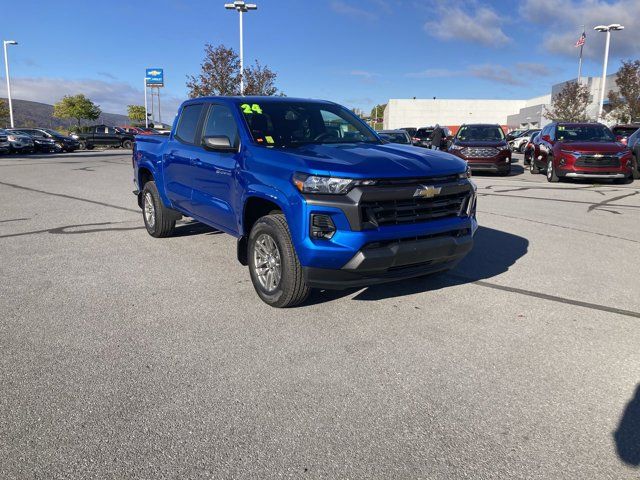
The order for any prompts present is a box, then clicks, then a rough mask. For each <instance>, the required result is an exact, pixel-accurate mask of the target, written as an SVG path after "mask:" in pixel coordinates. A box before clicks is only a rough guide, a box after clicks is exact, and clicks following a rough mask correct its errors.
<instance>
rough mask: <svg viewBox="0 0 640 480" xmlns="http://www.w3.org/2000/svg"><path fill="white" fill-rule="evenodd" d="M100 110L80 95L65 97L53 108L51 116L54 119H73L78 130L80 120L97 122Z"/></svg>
mask: <svg viewBox="0 0 640 480" xmlns="http://www.w3.org/2000/svg"><path fill="white" fill-rule="evenodd" d="M101 113H102V110H100V107H99V106H98V105H96V104H95V103H93V102H92V101H91V100H89V99H88V98H87V97H85V96H84V95H82V94H78V95H65V96H64V97H62V100H60V101H59V102H58V103H56V104H55V105H54V106H53V116H54V117H56V118H65V119H66V118H73V119H75V120H76V123H77V125H78V128H80V127H81V122H82V120H97V119H98V118H99V117H100V114H101Z"/></svg>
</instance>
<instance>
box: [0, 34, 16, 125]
mask: <svg viewBox="0 0 640 480" xmlns="http://www.w3.org/2000/svg"><path fill="white" fill-rule="evenodd" d="M2 43H3V46H4V71H5V73H6V75H7V100H8V101H9V118H10V120H11V128H13V127H14V125H13V103H12V102H11V82H10V81H9V57H7V45H18V42H16V41H15V40H5V41H3V42H2Z"/></svg>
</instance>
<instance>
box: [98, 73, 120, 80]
mask: <svg viewBox="0 0 640 480" xmlns="http://www.w3.org/2000/svg"><path fill="white" fill-rule="evenodd" d="M98 75H100V76H101V77H105V78H108V79H109V80H117V79H118V77H116V76H115V75H113V74H111V73H109V72H98Z"/></svg>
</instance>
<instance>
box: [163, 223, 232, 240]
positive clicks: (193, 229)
mask: <svg viewBox="0 0 640 480" xmlns="http://www.w3.org/2000/svg"><path fill="white" fill-rule="evenodd" d="M220 233H222V232H221V231H220V230H216V229H215V228H213V227H210V226H208V225H205V224H204V223H200V222H197V221H195V220H187V221H186V222H178V223H177V224H176V229H175V230H174V232H173V234H172V235H171V236H172V237H189V236H191V235H218V234H220Z"/></svg>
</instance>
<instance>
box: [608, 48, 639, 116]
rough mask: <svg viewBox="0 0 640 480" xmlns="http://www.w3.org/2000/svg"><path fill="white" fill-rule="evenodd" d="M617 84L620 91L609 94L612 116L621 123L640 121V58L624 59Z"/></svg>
mask: <svg viewBox="0 0 640 480" xmlns="http://www.w3.org/2000/svg"><path fill="white" fill-rule="evenodd" d="M616 85H617V86H618V92H617V93H616V92H614V91H613V90H611V91H609V95H608V97H609V105H611V116H612V117H613V118H614V119H616V120H617V121H618V122H620V123H629V122H637V121H640V60H636V61H631V60H629V61H624V60H623V61H622V66H621V67H620V70H618V74H617V76H616Z"/></svg>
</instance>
